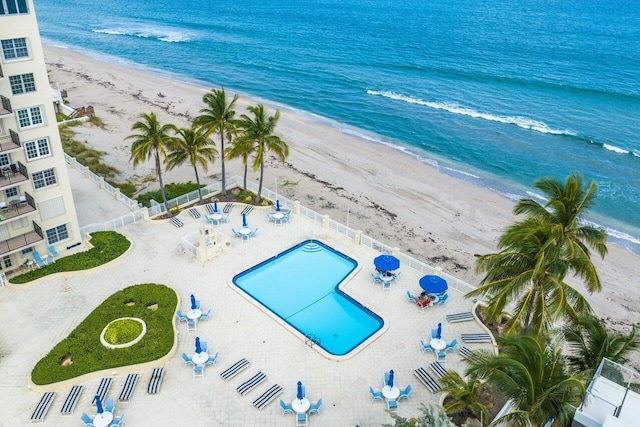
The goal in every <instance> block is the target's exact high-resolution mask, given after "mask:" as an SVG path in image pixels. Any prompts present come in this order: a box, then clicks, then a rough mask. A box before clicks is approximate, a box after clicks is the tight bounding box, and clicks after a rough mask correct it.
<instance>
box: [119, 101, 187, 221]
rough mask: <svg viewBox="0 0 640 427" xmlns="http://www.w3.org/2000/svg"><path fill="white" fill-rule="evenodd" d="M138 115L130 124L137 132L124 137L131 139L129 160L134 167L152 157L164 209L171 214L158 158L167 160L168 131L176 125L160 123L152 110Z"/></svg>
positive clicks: (169, 141) (169, 139)
mask: <svg viewBox="0 0 640 427" xmlns="http://www.w3.org/2000/svg"><path fill="white" fill-rule="evenodd" d="M138 117H139V118H140V120H138V121H137V122H135V123H134V124H133V125H132V126H131V130H134V131H138V133H136V134H133V135H129V136H127V137H126V139H132V140H133V143H132V144H131V157H130V158H129V160H132V161H133V167H136V166H137V165H138V164H140V163H142V162H144V161H147V160H150V159H151V158H152V157H153V158H154V161H155V166H156V173H157V174H158V183H159V184H160V193H161V194H162V201H163V203H164V209H165V211H166V212H167V215H169V216H171V211H170V210H169V204H168V203H167V195H166V194H165V191H164V183H163V182H162V165H161V163H160V160H161V159H162V161H163V162H165V163H166V161H167V147H168V145H169V144H170V143H171V138H172V137H171V134H170V132H172V131H175V129H176V127H175V126H174V125H172V124H165V125H162V124H160V122H159V121H158V118H157V117H156V114H155V113H153V112H151V113H149V114H147V113H141V114H140V115H139V116H138Z"/></svg>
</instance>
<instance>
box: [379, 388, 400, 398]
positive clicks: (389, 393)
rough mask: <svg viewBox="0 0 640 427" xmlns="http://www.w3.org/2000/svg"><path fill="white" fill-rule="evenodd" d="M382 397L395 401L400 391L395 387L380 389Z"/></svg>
mask: <svg viewBox="0 0 640 427" xmlns="http://www.w3.org/2000/svg"><path fill="white" fill-rule="evenodd" d="M382 395H383V396H384V397H385V398H386V399H389V400H395V399H397V398H398V396H400V389H399V388H398V387H396V386H393V387H389V386H388V385H386V386H384V387H382Z"/></svg>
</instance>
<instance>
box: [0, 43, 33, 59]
mask: <svg viewBox="0 0 640 427" xmlns="http://www.w3.org/2000/svg"><path fill="white" fill-rule="evenodd" d="M2 55H3V56H4V59H5V61H6V60H9V59H18V58H28V57H29V50H28V49H27V39H26V38H25V37H22V38H20V39H6V40H2Z"/></svg>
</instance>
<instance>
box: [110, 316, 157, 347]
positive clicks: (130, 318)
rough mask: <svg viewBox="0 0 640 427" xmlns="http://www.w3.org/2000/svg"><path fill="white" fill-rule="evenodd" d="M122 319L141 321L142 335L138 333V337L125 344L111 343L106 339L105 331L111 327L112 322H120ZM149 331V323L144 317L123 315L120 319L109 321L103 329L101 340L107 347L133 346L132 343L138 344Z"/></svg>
mask: <svg viewBox="0 0 640 427" xmlns="http://www.w3.org/2000/svg"><path fill="white" fill-rule="evenodd" d="M121 320H134V321H136V322H138V323H140V324H141V325H142V332H140V335H138V336H137V337H136V338H134V339H133V340H131V341H129V342H127V343H124V344H109V343H108V342H107V341H106V340H105V339H104V334H105V332H107V329H108V328H109V326H111V324H113V323H115V322H119V321H121ZM146 333H147V324H146V323H145V322H144V320H142V319H138V318H137V317H121V318H119V319H115V320H112V321H111V322H109V324H108V325H107V326H105V327H104V329H103V330H102V333H101V334H100V342H101V343H102V345H103V346H105V347H107V348H126V347H131V346H132V345H135V344H137V343H138V342H139V341H140V340H141V339H142V337H144V335H145V334H146Z"/></svg>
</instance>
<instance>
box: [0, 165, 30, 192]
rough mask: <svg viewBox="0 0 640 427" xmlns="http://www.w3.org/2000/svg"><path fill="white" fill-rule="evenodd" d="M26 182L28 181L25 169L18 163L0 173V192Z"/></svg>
mask: <svg viewBox="0 0 640 427" xmlns="http://www.w3.org/2000/svg"><path fill="white" fill-rule="evenodd" d="M27 181H29V173H28V171H27V167H26V166H25V165H23V164H22V163H20V162H18V163H17V165H16V164H12V165H9V168H7V169H3V170H2V171H0V190H4V189H7V188H11V187H15V186H16V185H20V184H22V183H24V182H27Z"/></svg>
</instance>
